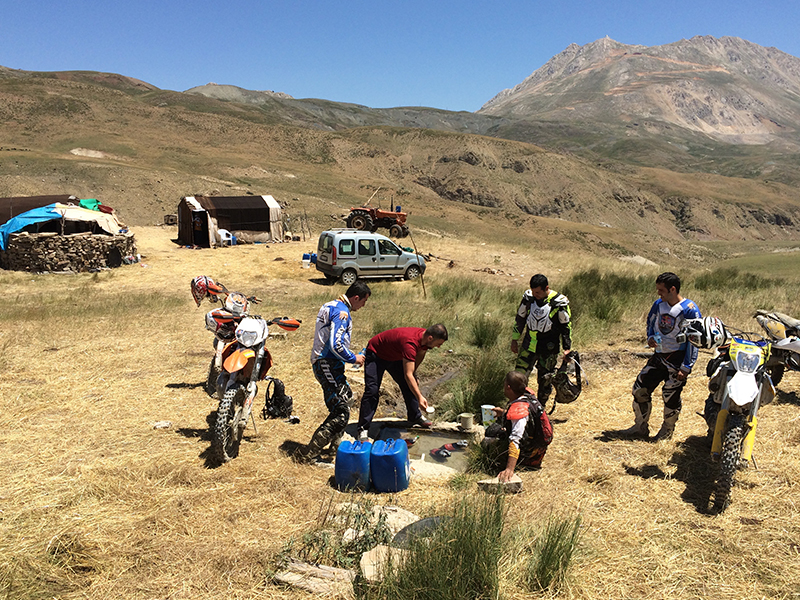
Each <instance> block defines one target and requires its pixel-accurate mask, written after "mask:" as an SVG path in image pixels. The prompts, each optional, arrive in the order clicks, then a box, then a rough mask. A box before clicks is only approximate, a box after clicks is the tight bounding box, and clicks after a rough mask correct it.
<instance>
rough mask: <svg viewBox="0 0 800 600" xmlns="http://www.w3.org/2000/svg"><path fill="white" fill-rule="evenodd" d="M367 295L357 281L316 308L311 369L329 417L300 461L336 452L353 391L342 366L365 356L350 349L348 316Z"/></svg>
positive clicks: (312, 439)
mask: <svg viewBox="0 0 800 600" xmlns="http://www.w3.org/2000/svg"><path fill="white" fill-rule="evenodd" d="M370 294H371V291H370V289H369V286H367V284H366V283H364V282H363V281H356V282H355V283H354V284H353V285H351V286H350V287H349V288H348V289H347V291H346V292H345V293H344V295H343V296H340V297H339V298H337V299H336V300H332V301H330V302H326V303H325V304H323V305H322V308H320V309H319V313H318V314H317V321H316V324H315V326H314V345H313V347H312V349H311V369H312V370H313V371H314V376H315V377H316V378H317V381H319V384H320V385H321V386H322V392H323V394H324V396H325V406H326V407H327V408H328V413H329V414H328V417H327V418H326V419H325V421H323V423H322V425H320V426H319V427H318V428H317V430H316V431H315V432H314V435H313V436H312V437H311V441H310V442H309V443H308V445H307V446H306V447H305V448H304V449H303V450H301V451H300V452H299V453H298V454H297V455H296V457H297V459H298V460H299V461H300V462H305V463H308V462H311V461H313V460H314V459H315V458H316V457H317V456H319V454H320V452H322V449H323V448H325V446H327V445H328V444H330V445H331V448H333V449H335V447H336V446H337V445H338V443H339V440H340V439H341V437H342V434H343V433H344V429H345V427H347V423H348V421H349V420H350V402H351V401H352V399H353V392H352V391H351V390H350V385H349V384H348V383H347V377H346V376H345V372H344V366H345V364H346V363H351V364H356V365H362V364H364V356H363V355H362V354H354V353H353V351H352V350H350V336H351V334H352V331H353V320H352V318H351V317H350V313H352V312H355V311H357V310H359V309H360V308H361V307H363V306H364V305H365V304H366V303H367V300H368V299H369V296H370Z"/></svg>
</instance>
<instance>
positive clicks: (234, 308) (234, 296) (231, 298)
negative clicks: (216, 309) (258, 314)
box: [225, 292, 249, 317]
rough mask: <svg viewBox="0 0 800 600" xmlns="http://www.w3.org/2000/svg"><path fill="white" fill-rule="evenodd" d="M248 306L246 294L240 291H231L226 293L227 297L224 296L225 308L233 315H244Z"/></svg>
mask: <svg viewBox="0 0 800 600" xmlns="http://www.w3.org/2000/svg"><path fill="white" fill-rule="evenodd" d="M248 307H249V303H248V301H247V296H245V295H244V294H242V293H241V292H231V293H230V294H228V297H227V298H225V310H227V311H228V312H230V313H231V314H232V315H233V316H235V317H241V316H244V315H246V314H247V309H248Z"/></svg>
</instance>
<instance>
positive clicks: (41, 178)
mask: <svg viewBox="0 0 800 600" xmlns="http://www.w3.org/2000/svg"><path fill="white" fill-rule="evenodd" d="M0 99H2V103H0V118H2V119H3V122H4V140H3V143H2V150H0V195H2V196H10V195H30V194H44V193H72V194H75V195H78V196H81V197H98V198H100V199H102V200H103V202H105V203H106V204H109V205H111V206H113V207H115V208H116V209H117V210H118V211H119V212H120V214H121V216H122V218H123V219H124V220H126V221H127V222H128V223H129V224H133V225H141V224H154V223H156V222H159V221H160V220H161V218H162V215H163V214H166V213H171V212H174V210H175V207H176V206H177V202H178V200H179V199H180V197H182V196H184V195H187V194H194V193H206V194H208V193H221V194H226V195H235V194H249V193H255V194H261V193H271V194H272V195H274V196H275V197H276V198H277V199H278V200H279V201H281V202H283V203H285V204H287V207H288V211H289V213H290V214H291V213H292V212H294V214H295V216H298V215H299V214H300V213H301V212H302V213H303V214H307V215H308V216H309V218H310V219H311V220H312V222H313V223H314V224H315V225H317V226H319V227H325V226H336V225H341V224H342V221H341V220H340V216H341V215H342V214H344V213H346V212H347V211H348V210H349V208H350V207H351V206H355V205H359V204H361V203H362V202H364V201H365V200H366V199H367V198H369V197H370V196H371V195H372V193H373V192H374V191H375V190H376V189H378V188H380V192H379V193H378V194H377V195H376V196H375V200H374V202H376V203H381V204H382V205H383V206H389V205H395V204H400V205H402V206H403V207H404V208H405V209H406V210H409V211H411V213H412V216H411V221H410V223H411V225H412V227H414V226H416V227H420V228H423V229H425V228H428V229H433V230H436V231H444V232H451V233H454V232H458V233H459V234H460V235H463V236H466V237H469V236H472V235H473V234H474V235H475V236H476V237H477V238H480V239H482V238H483V237H484V236H485V234H486V233H487V232H490V231H492V230H493V229H496V228H499V229H500V230H505V229H506V228H507V227H509V226H510V227H512V228H513V231H514V232H515V236H514V239H515V243H520V244H527V245H531V244H537V243H539V242H540V241H542V240H549V238H550V237H553V238H556V239H558V240H561V242H562V243H563V240H564V239H565V236H564V235H562V233H563V232H568V235H567V236H566V239H567V240H569V239H572V240H574V243H573V244H572V246H578V247H583V248H586V249H590V248H591V249H592V250H593V251H595V252H601V253H605V254H607V255H612V256H615V255H616V256H619V255H625V254H641V255H644V256H646V257H647V258H649V259H651V260H655V261H657V260H658V259H659V256H660V253H661V251H662V250H663V249H664V248H670V247H673V246H679V247H680V246H681V245H682V244H679V243H678V241H679V240H681V239H684V238H688V239H691V240H695V241H698V242H704V241H713V240H719V239H723V240H724V239H741V238H746V239H751V240H792V239H796V238H797V237H798V233H800V202H798V200H797V196H796V193H795V190H794V189H792V188H790V187H787V186H785V185H781V184H773V183H759V182H757V181H753V180H738V179H730V178H725V177H721V176H715V175H708V176H689V175H680V174H676V173H675V172H670V171H658V170H654V169H650V170H645V169H639V168H633V167H629V166H625V165H622V164H619V163H608V162H603V163H601V164H595V163H590V162H587V161H586V160H583V159H578V158H575V157H574V156H570V155H563V154H556V153H553V152H548V151H545V150H542V149H541V148H539V147H536V146H532V145H529V144H525V143H521V142H512V141H504V140H498V139H495V138H489V137H480V136H474V135H468V134H461V133H447V132H443V131H436V130H426V129H415V128H389V127H361V128H354V129H349V130H343V131H337V132H331V131H322V130H320V129H317V128H305V127H297V126H290V125H286V124H285V123H287V122H293V119H294V118H295V117H293V116H292V114H290V113H286V112H283V113H279V112H276V110H277V108H276V109H274V110H273V109H271V108H268V107H267V108H265V107H260V106H257V105H248V104H237V103H233V102H224V101H220V100H216V99H212V98H207V97H204V96H199V95H192V94H180V93H177V92H168V91H163V90H158V89H154V88H153V87H152V86H148V85H146V84H143V83H142V82H137V81H134V80H129V79H126V78H124V77H120V76H114V75H109V74H98V73H57V74H30V73H28V74H26V73H20V72H13V73H12V74H9V73H5V75H3V76H0ZM276 101H277V100H276ZM284 109H286V107H284V108H282V109H281V110H284ZM286 110H288V109H286ZM354 110H355V109H354ZM297 122H302V123H306V121H303V120H302V119H299V120H298V121H297ZM307 124H308V123H307ZM314 124H315V125H316V126H317V127H320V126H322V125H323V123H321V122H316V123H314ZM490 235H491V234H490ZM677 254H678V256H679V257H680V255H681V254H684V255H686V254H688V253H687V252H685V249H680V250H677Z"/></svg>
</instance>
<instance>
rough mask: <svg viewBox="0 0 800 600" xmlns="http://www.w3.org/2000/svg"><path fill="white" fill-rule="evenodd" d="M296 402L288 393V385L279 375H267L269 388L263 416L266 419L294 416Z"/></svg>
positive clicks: (262, 412)
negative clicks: (284, 383)
mask: <svg viewBox="0 0 800 600" xmlns="http://www.w3.org/2000/svg"><path fill="white" fill-rule="evenodd" d="M293 408H294V403H293V402H292V397H291V396H287V395H286V386H284V385H283V382H282V381H281V380H280V379H278V378H277V377H267V390H266V399H265V403H264V408H263V410H262V411H261V417H262V418H264V419H287V418H289V417H290V416H292V409H293Z"/></svg>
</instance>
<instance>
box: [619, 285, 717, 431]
mask: <svg viewBox="0 0 800 600" xmlns="http://www.w3.org/2000/svg"><path fill="white" fill-rule="evenodd" d="M680 291H681V280H680V279H679V278H678V276H677V275H675V273H662V274H661V275H659V276H658V277H657V278H656V293H657V294H658V296H659V299H658V300H656V301H655V302H654V303H653V306H652V308H651V309H650V313H649V314H648V315H647V344H648V346H650V347H651V348H654V349H655V352H654V353H653V355H652V356H651V357H650V358H649V359H648V361H647V364H646V365H645V366H644V368H643V369H642V370H641V372H640V373H639V376H638V377H637V378H636V381H635V382H634V384H633V414H634V419H635V422H634V425H633V427H631V428H629V429H626V430H624V431H622V434H624V435H626V436H628V437H641V438H647V437H648V436H649V434H650V428H649V425H648V421H649V420H650V412H651V410H652V394H653V392H654V391H655V389H656V388H657V387H658V386H659V385H660V384H661V383H663V384H664V386H663V387H662V389H661V395H662V397H663V399H664V422H663V424H662V425H661V429H660V430H659V431H658V433H657V434H656V436H655V439H656V440H668V439H670V438H672V434H673V433H674V432H675V424H676V423H677V422H678V416H679V415H680V412H681V406H682V404H681V391H682V390H683V388H684V386H685V385H686V378H687V377H688V375H689V373H691V372H692V367H693V366H694V363H695V361H696V360H697V348H695V347H694V346H692V345H691V344H690V343H688V342H685V341H684V342H683V343H679V342H678V340H677V336H678V334H679V333H680V331H681V324H682V323H683V322H684V320H686V319H700V318H702V315H701V314H700V309H699V308H697V305H696V304H695V303H694V302H692V301H691V300H689V299H688V298H684V297H683V296H681V295H680Z"/></svg>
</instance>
